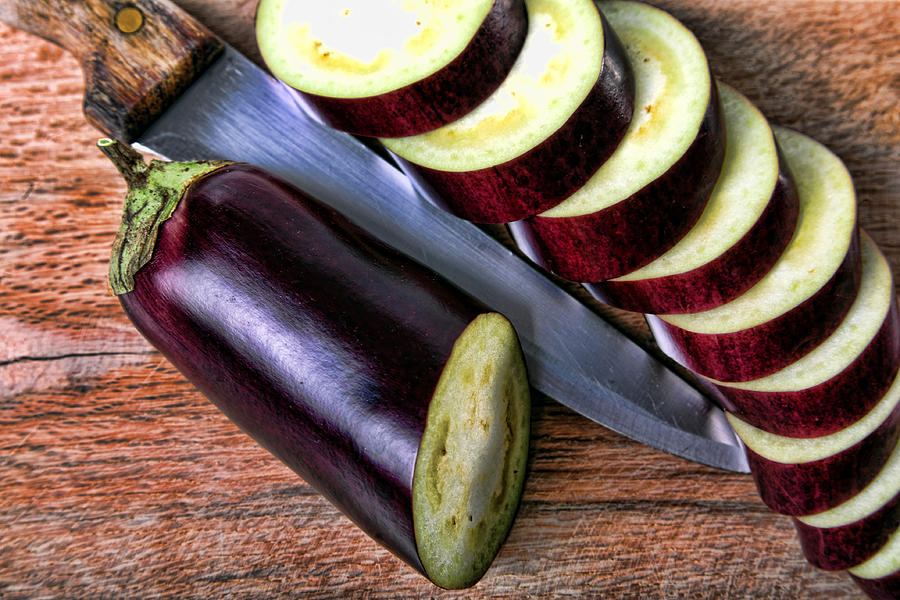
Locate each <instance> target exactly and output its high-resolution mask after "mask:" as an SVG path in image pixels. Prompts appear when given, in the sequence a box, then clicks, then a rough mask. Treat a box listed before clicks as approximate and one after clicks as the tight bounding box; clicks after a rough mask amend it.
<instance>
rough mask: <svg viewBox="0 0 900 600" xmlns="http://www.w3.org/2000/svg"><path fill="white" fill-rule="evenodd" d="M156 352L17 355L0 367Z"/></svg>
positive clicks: (0, 362)
mask: <svg viewBox="0 0 900 600" xmlns="http://www.w3.org/2000/svg"><path fill="white" fill-rule="evenodd" d="M156 353H157V352H156V350H143V351H140V352H69V353H67V354H57V355H54V356H17V357H16V358H12V359H9V360H3V361H0V367H6V366H9V365H14V364H19V363H24V362H46V361H53V360H66V359H69V358H93V357H99V356H148V355H151V354H156Z"/></svg>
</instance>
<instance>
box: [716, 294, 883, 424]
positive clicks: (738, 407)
mask: <svg viewBox="0 0 900 600" xmlns="http://www.w3.org/2000/svg"><path fill="white" fill-rule="evenodd" d="M898 366H900V318H898V313H897V299H896V297H894V298H892V300H891V307H890V309H889V310H888V314H887V316H886V317H885V319H884V323H883V324H882V325H881V328H880V329H879V330H878V333H876V334H875V337H874V338H873V339H872V341H871V342H870V343H869V344H868V345H867V346H866V348H865V349H864V350H863V351H862V352H861V353H860V354H859V356H857V357H856V358H855V359H854V360H853V362H852V363H850V364H849V365H848V366H847V368H845V369H844V370H843V371H841V372H840V373H838V374H837V375H835V376H834V377H832V378H831V379H829V380H827V381H824V382H822V383H820V384H819V385H816V386H814V387H811V388H807V389H805V390H797V391H790V392H755V391H752V390H739V389H736V388H730V387H727V386H723V385H718V386H716V387H717V388H718V394H717V400H718V401H719V404H721V405H722V407H723V408H725V410H727V411H729V412H731V413H734V414H735V415H737V416H738V417H740V418H741V419H742V420H744V421H746V422H747V423H750V424H751V425H754V426H756V427H759V428H760V429H763V430H765V431H769V432H771V433H775V434H778V435H784V436H788V437H801V438H803V437H806V438H809V437H819V436H823V435H828V434H831V433H834V432H836V431H838V430H840V429H843V428H845V427H848V426H849V425H852V424H853V423H855V422H856V421H858V420H859V419H861V418H862V417H864V416H865V415H866V413H868V412H869V411H870V410H872V408H874V407H875V405H876V404H877V403H878V401H879V400H880V399H881V397H882V396H884V394H885V392H887V390H888V388H890V387H891V384H892V383H893V381H894V378H895V377H896V375H897V369H898Z"/></svg>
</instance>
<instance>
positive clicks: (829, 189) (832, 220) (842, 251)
mask: <svg viewBox="0 0 900 600" xmlns="http://www.w3.org/2000/svg"><path fill="white" fill-rule="evenodd" d="M773 129H774V131H775V139H776V140H777V141H778V143H779V145H780V146H781V148H782V150H783V151H784V156H785V160H786V162H787V163H788V167H789V169H790V171H791V173H792V174H793V176H794V182H795V183H796V184H797V192H798V194H799V196H800V213H799V219H798V223H797V229H796V231H795V232H794V236H793V238H792V239H791V241H790V242H789V243H788V246H787V248H786V249H785V251H784V253H783V254H782V255H781V257H780V258H779V259H778V261H777V262H776V263H775V265H774V266H773V267H772V269H771V270H770V271H769V272H768V273H767V274H766V275H765V276H764V277H763V278H762V279H760V280H759V281H758V282H757V283H756V284H755V285H754V286H753V287H751V288H750V289H749V290H748V291H747V292H745V293H744V294H742V295H741V296H739V297H738V298H736V299H735V300H732V301H731V302H729V303H727V304H724V305H722V306H719V307H717V308H714V309H711V310H707V311H704V312H699V313H691V314H686V315H662V316H661V318H662V319H663V320H665V321H667V322H669V323H671V324H672V325H675V326H676V327H680V328H682V329H686V330H688V331H694V332H697V333H729V332H734V331H741V330H744V329H749V328H750V327H755V326H757V325H761V324H762V323H765V322H767V321H769V320H771V319H774V318H775V317H778V316H781V315H783V314H784V313H786V312H788V311H789V310H791V309H792V308H794V307H795V306H797V305H799V304H801V303H802V302H803V301H804V300H806V299H808V298H809V297H811V296H812V295H813V294H815V293H816V292H817V291H818V290H819V289H820V288H821V287H822V286H823V285H825V284H826V283H827V282H828V281H829V280H830V279H831V277H832V275H833V274H834V273H835V272H836V271H837V269H838V267H839V266H840V265H841V263H842V262H843V260H844V257H845V256H846V254H847V249H848V248H849V246H850V241H851V239H852V237H853V234H854V232H855V231H856V194H855V192H854V189H853V181H852V179H851V178H850V173H849V172H848V171H847V168H846V167H845V166H844V164H843V163H842V162H841V160H840V159H839V158H838V157H837V156H835V155H834V154H832V153H831V151H829V150H828V149H827V148H826V147H825V146H823V145H822V144H820V143H819V142H817V141H815V140H813V139H812V138H809V137H807V136H805V135H802V134H800V133H797V132H795V131H792V130H789V129H784V128H780V127H774V128H773Z"/></svg>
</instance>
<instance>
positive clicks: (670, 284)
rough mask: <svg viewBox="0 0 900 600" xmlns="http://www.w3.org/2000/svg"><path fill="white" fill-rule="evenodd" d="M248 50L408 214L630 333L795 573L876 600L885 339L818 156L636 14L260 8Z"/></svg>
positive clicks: (896, 480)
mask: <svg viewBox="0 0 900 600" xmlns="http://www.w3.org/2000/svg"><path fill="white" fill-rule="evenodd" d="M401 5H402V7H401ZM339 7H340V8H339ZM373 23H377V26H374V25H373ZM257 39H258V42H259V46H260V49H261V52H262V55H263V57H264V59H265V61H266V63H267V65H268V66H269V68H270V69H271V70H272V72H273V73H274V74H275V75H276V76H277V77H278V78H280V79H281V80H283V81H284V82H285V83H287V84H288V85H290V86H292V87H293V88H295V89H297V90H298V91H299V92H300V93H301V94H300V95H301V97H302V98H304V100H305V103H306V104H307V105H308V107H309V108H310V110H311V111H312V112H313V113H314V114H315V115H316V116H317V117H318V118H319V119H320V120H321V121H322V122H324V123H326V124H328V125H330V126H332V127H334V128H336V129H340V130H343V131H347V132H349V133H352V134H356V135H360V136H367V137H372V138H379V139H380V142H381V144H383V146H384V147H385V148H387V149H388V150H389V152H390V153H391V155H392V156H393V157H394V158H395V159H396V161H397V163H398V164H399V165H400V167H401V168H402V169H403V170H404V171H405V172H406V173H407V175H408V176H409V177H410V178H411V179H412V180H413V181H414V182H415V184H416V186H417V187H418V189H419V191H420V192H421V193H422V194H423V195H424V196H425V197H427V198H428V199H429V200H431V201H432V202H434V203H436V204H438V205H439V206H441V207H443V208H445V209H446V210H448V211H451V212H452V213H454V214H455V215H457V216H459V217H461V218H463V219H467V220H470V221H473V222H478V223H493V224H499V223H504V224H507V225H508V227H509V230H510V232H511V233H512V236H513V239H514V240H515V243H516V244H517V245H518V247H519V248H520V249H521V250H522V251H523V252H524V253H525V254H526V255H527V256H528V257H530V258H531V259H532V260H533V261H535V262H536V263H537V264H539V265H541V266H542V267H543V268H545V269H546V270H548V271H549V272H551V273H554V274H556V275H558V276H560V277H563V278H565V279H568V280H571V281H575V282H579V283H581V284H584V286H585V287H586V288H587V289H588V290H589V291H590V293H591V294H592V295H594V296H595V297H596V298H598V299H600V300H602V301H603V302H606V303H608V304H610V305H613V306H616V307H619V308H623V309H627V310H631V311H636V312H640V313H644V314H645V315H646V318H647V320H648V322H649V323H650V327H651V330H652V332H653V335H654V337H655V339H656V340H657V342H658V344H659V346H660V347H661V348H662V349H663V351H665V352H666V353H667V354H668V355H670V356H671V357H672V358H674V359H675V360H677V361H678V362H679V363H681V364H682V365H684V366H685V367H687V368H689V369H690V370H691V371H693V372H694V373H696V374H697V375H698V376H699V378H700V379H701V380H702V381H703V382H704V383H708V385H709V389H710V390H711V391H712V393H713V394H714V395H715V396H716V397H717V398H718V399H719V401H720V402H721V405H722V406H723V407H724V408H725V409H726V411H727V414H728V419H729V421H730V422H731V424H732V426H733V427H734V430H735V431H736V432H737V434H738V436H739V437H740V438H741V439H742V440H743V442H744V443H745V445H746V448H747V456H748V459H749V462H750V464H751V466H752V471H753V475H754V479H755V481H756V484H757V487H758V490H759V494H760V496H761V498H762V500H763V501H764V502H765V503H766V505H767V506H769V507H770V508H771V509H772V510H773V511H776V512H778V513H780V514H784V515H788V516H790V517H791V518H792V519H793V520H794V523H795V524H796V528H797V531H798V534H799V540H800V543H801V545H802V548H803V551H804V552H805V554H806V557H807V558H808V560H809V561H810V562H811V563H812V564H813V565H815V566H817V567H819V568H822V569H827V570H846V571H848V572H849V573H850V575H851V576H852V577H853V578H854V579H855V580H856V581H857V582H858V584H859V585H860V587H862V588H863V590H865V591H866V593H868V594H869V595H870V596H871V597H874V598H887V597H891V598H894V597H897V595H898V593H900V533H898V532H897V529H898V519H900V494H898V492H900V451H898V450H897V449H896V448H897V441H898V436H900V409H898V407H897V406H898V401H900V380H898V379H897V377H898V364H900V320H898V313H897V306H896V295H895V291H894V283H893V279H892V274H891V271H890V268H889V266H888V263H887V262H886V260H885V257H884V256H883V255H882V252H881V251H880V250H879V248H878V247H877V246H876V244H875V243H874V242H873V241H872V239H871V238H870V237H869V236H868V235H867V234H866V232H865V231H863V230H861V229H860V228H859V227H858V225H857V219H856V198H855V192H854V186H853V182H852V180H851V177H850V175H849V173H848V171H847V169H846V167H845V166H844V164H843V163H842V162H841V160H840V159H839V158H838V157H837V156H835V155H834V154H833V153H832V152H831V151H829V150H828V149H827V148H825V147H824V146H823V145H822V144H820V143H819V142H817V141H815V140H813V139H811V138H810V137H807V136H806V135H804V134H801V133H798V132H797V131H793V130H790V129H785V128H781V127H777V126H772V125H770V124H769V122H768V121H767V120H766V118H765V117H764V116H763V115H762V114H761V113H760V111H759V110H758V109H757V108H756V107H755V106H754V105H753V104H751V102H750V101H748V100H747V98H745V97H744V96H742V95H741V94H740V93H739V92H738V91H737V90H735V89H733V88H731V87H729V86H728V85H726V84H725V83H724V82H722V81H717V80H716V78H715V76H714V75H713V74H712V73H711V71H710V68H709V65H708V63H707V59H706V57H705V54H704V50H703V49H702V48H701V46H700V44H699V43H698V41H697V39H696V38H695V36H694V35H693V34H692V33H691V31H689V30H688V29H687V28H685V27H684V26H683V25H682V24H681V23H680V22H679V21H677V20H676V19H675V18H673V17H672V16H671V15H669V14H668V13H666V12H664V11H662V10H659V9H657V8H654V7H652V6H649V5H647V4H643V3H639V2H630V1H618V0H614V1H609V2H605V1H604V2H596V3H595V2H594V1H593V0H525V1H524V2H522V1H515V0H496V1H493V0H465V1H463V0H455V1H453V2H449V1H447V2H441V1H429V0H420V1H418V2H414V1H408V2H403V3H399V2H343V3H315V2H300V1H299V0H262V1H261V3H260V6H259V9H258V14H257ZM449 583H453V582H449ZM445 584H446V582H445Z"/></svg>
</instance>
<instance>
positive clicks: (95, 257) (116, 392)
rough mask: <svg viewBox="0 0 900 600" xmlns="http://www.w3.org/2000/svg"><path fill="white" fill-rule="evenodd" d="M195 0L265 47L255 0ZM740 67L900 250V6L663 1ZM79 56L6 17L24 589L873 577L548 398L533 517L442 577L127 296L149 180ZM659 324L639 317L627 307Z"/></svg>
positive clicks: (4, 523) (253, 591)
mask: <svg viewBox="0 0 900 600" xmlns="http://www.w3.org/2000/svg"><path fill="white" fill-rule="evenodd" d="M181 4H182V5H183V6H184V7H185V8H187V9H188V10H189V11H190V12H192V13H194V14H195V15H196V16H198V17H199V18H200V19H201V20H203V21H204V22H205V23H207V24H208V25H209V26H210V27H211V28H212V29H213V30H214V31H216V32H217V33H218V34H219V35H221V36H222V37H223V38H225V39H226V40H227V41H229V42H230V43H232V44H233V45H235V46H237V47H238V48H239V49H241V50H243V51H244V52H246V53H248V54H249V55H251V56H252V57H254V58H256V57H258V54H257V53H256V51H255V48H254V41H253V36H252V27H251V23H252V15H253V10H254V5H255V3H254V2H251V1H249V0H227V1H226V0H219V1H213V0H184V1H182V2H181ZM659 5H660V6H662V7H664V8H667V9H669V10H670V11H672V12H673V13H674V14H675V15H676V16H678V17H679V18H681V19H682V20H683V21H684V22H685V23H686V24H687V25H689V26H690V27H691V28H692V29H693V30H694V31H695V32H696V33H697V35H698V37H699V38H700V40H701V42H702V43H703V45H704V47H705V48H706V49H707V50H708V52H709V57H710V61H711V63H712V66H713V69H714V71H715V72H716V74H717V75H718V76H719V77H720V78H722V79H723V80H725V81H727V82H729V83H731V84H733V85H735V86H736V87H738V88H739V89H741V90H743V91H744V92H745V93H746V94H747V95H748V96H749V97H750V98H751V99H752V100H754V101H755V102H756V103H757V104H758V105H759V106H760V107H761V108H762V110H763V111H764V112H765V113H766V114H767V115H768V116H769V117H770V118H771V119H772V121H773V122H775V123H779V124H782V125H788V126H793V127H796V128H798V129H800V130H801V131H804V132H807V133H810V134H812V135H814V136H815V137H817V138H818V139H820V140H821V141H823V142H825V143H826V144H828V145H829V146H830V147H831V148H832V149H833V150H835V151H836V152H837V153H838V154H839V155H840V156H841V157H843V158H844V159H845V160H846V162H847V165H848V166H849V168H850V170H851V172H852V173H853V176H854V178H855V180H856V184H857V186H858V193H859V202H860V215H859V218H860V222H861V223H862V224H863V225H864V226H865V227H866V228H867V229H868V230H869V231H870V232H871V233H872V235H873V236H874V237H875V239H876V241H877V242H878V243H879V244H881V246H882V247H883V248H884V250H885V252H886V253H887V255H888V257H889V259H890V262H891V264H892V266H893V268H894V272H895V273H900V269H898V267H900V193H898V190H900V170H898V165H900V112H898V102H900V79H898V78H900V3H898V2H897V1H896V0H891V1H885V2H880V1H868V2H866V1H854V0H816V1H805V0H774V1H772V2H768V3H762V2H758V1H757V0H738V1H732V0H699V1H698V0H662V1H660V2H659ZM82 89H83V87H82V76H81V73H80V70H79V67H78V65H77V64H76V62H75V61H74V60H73V59H72V58H71V57H70V56H69V55H67V54H65V53H64V52H63V51H61V50H60V49H58V48H56V47H55V46H52V45H50V44H48V43H47V42H44V41H42V40H39V39H36V38H33V37H30V36H27V35H25V34H23V33H21V32H17V31H14V30H12V29H10V28H8V27H5V26H0V448H2V458H0V598H156V597H174V598H224V597H228V598H261V597H303V598H305V597H310V598H312V597H316V598H329V597H334V598H396V597H407V596H409V597H417V598H427V597H433V598H451V597H460V598H553V597H573V598H581V597H585V598H591V597H604V598H829V599H831V600H834V599H836V598H851V597H858V596H859V593H858V592H857V590H856V587H855V586H854V585H853V584H852V582H851V581H850V580H849V578H847V577H846V576H844V575H841V574H830V573H823V572H819V571H816V570H815V569H813V568H812V567H810V566H809V565H808V564H807V563H806V562H805V560H804V559H803V557H802V555H801V552H800V550H799V546H798V544H797V542H796V539H795V535H794V531H793V528H792V525H791V523H790V520H789V519H787V518H786V517H781V516H777V515H774V514H773V513H771V512H770V511H768V510H767V509H766V508H765V507H764V506H763V505H762V504H761V502H760V501H759V500H758V498H757V495H756V492H755V489H754V487H753V483H752V481H751V479H750V478H749V476H745V475H737V474H732V473H726V472H720V471H717V470H714V469H710V468H706V467H702V466H698V465H695V464H692V463H689V462H686V461H684V460H681V459H678V458H674V457H671V456H668V455H664V454H661V453H659V452H656V451H653V450H650V449H648V448H646V447H644V446H642V445H640V444H637V443H635V442H632V441H630V440H628V439H625V438H623V437H621V436H619V435H616V434H613V433H611V432H609V431H607V430H605V429H604V428H603V427H601V426H599V425H596V424H594V423H592V422H589V421H587V420H585V419H583V418H581V417H579V416H577V415H575V414H574V413H572V412H571V411H569V410H567V409H565V408H562V407H561V406H559V405H557V404H556V403H554V402H553V401H551V400H548V399H545V398H537V399H536V400H535V407H534V438H533V444H532V453H531V459H530V475H529V479H528V483H527V487H526V490H525V495H524V500H523V503H522V506H521V510H520V512H519V516H518V519H517V521H516V523H515V526H514V528H513V530H512V532H511V535H510V537H509V540H508V541H507V543H506V545H505V546H504V547H503V549H502V551H501V552H500V554H499V556H498V557H497V559H496V561H495V563H494V565H493V566H492V568H491V569H490V571H489V572H488V574H487V576H486V577H485V578H484V579H483V580H482V581H481V582H480V583H479V584H478V585H477V586H476V587H475V588H473V589H471V590H467V591H463V592H446V591H443V590H439V589H437V588H435V587H433V586H432V585H430V584H429V583H427V582H426V581H425V580H424V579H423V578H421V577H420V576H419V575H417V574H416V573H414V572H413V571H412V570H411V569H409V568H408V567H406V566H405V565H404V564H402V563H400V561H398V560H397V559H395V558H394V557H393V556H391V555H390V554H389V553H388V552H386V551H385V550H383V549H381V548H380V547H378V546H376V545H375V544H374V543H373V542H371V541H370V540H369V539H368V538H366V537H365V536H364V535H363V534H361V533H360V532H359V531H358V530H357V529H356V528H355V527H353V526H352V525H351V524H350V523H349V522H348V521H347V520H345V519H344V518H343V517H342V516H341V515H340V514H339V513H337V512H336V511H335V510H334V509H333V508H332V507H331V506H330V505H329V504H327V503H326V502H325V501H324V500H323V499H322V498H320V497H319V496H318V495H317V494H316V493H315V492H314V491H312V490H311V489H310V488H309V487H308V486H306V485H305V483H304V482H303V481H302V480H300V479H299V478H298V477H297V476H296V475H294V474H293V473H292V472H290V471H288V469H287V468H285V467H283V466H282V465H281V464H280V463H278V462H277V461H276V460H274V459H273V458H272V457H271V456H270V455H268V454H267V453H266V452H265V451H263V450H261V449H260V448H259V447H257V446H256V445H255V444H254V443H253V442H252V441H251V440H250V439H249V438H248V437H246V436H245V435H243V434H242V433H241V432H239V431H238V430H237V428H236V427H235V426H233V425H232V424H231V423H230V422H229V421H227V420H226V419H225V418H224V417H223V416H222V415H221V414H220V413H218V412H217V411H216V410H215V409H214V408H213V407H212V406H211V405H210V404H209V403H208V402H207V401H206V400H205V399H204V398H203V397H202V396H201V395H200V394H199V393H198V392H196V391H195V390H194V389H193V388H192V387H191V385H189V384H188V383H186V382H185V380H184V379H183V378H182V377H181V376H180V375H179V374H178V373H177V372H176V371H175V370H174V369H173V368H172V367H171V366H170V365H169V364H168V363H167V362H166V361H165V360H164V359H163V358H162V357H161V356H160V355H159V354H158V353H157V352H155V351H154V350H153V349H151V347H150V346H149V345H148V344H147V343H146V342H145V341H144V340H143V339H142V338H141V337H140V336H139V335H138V334H137V333H136V332H135V330H134V329H133V328H132V327H131V326H130V324H129V323H128V321H127V319H126V318H125V316H124V314H123V312H122V310H121V309H120V307H119V304H118V302H117V301H116V300H115V299H114V298H113V297H111V296H110V295H108V294H107V291H106V285H105V272H106V261H107V256H108V250H109V247H110V243H111V241H112V236H113V233H114V231H115V230H116V228H117V222H118V218H119V208H120V202H121V197H122V194H123V191H124V186H123V184H122V182H121V181H120V180H119V178H118V175H117V174H116V172H115V171H114V170H113V168H112V167H111V166H110V165H109V164H108V163H107V162H106V159H105V158H103V157H102V156H101V155H100V153H99V152H98V151H97V150H96V149H95V148H94V142H95V140H96V138H97V137H98V134H97V133H96V132H95V131H94V130H92V129H91V128H90V127H88V126H87V125H86V124H85V123H84V121H83V119H82V117H81V114H80V106H81V94H82ZM613 318H615V319H618V320H619V322H621V323H622V324H623V326H624V327H626V328H628V329H629V330H630V331H632V332H633V334H634V335H635V336H636V337H637V338H638V339H640V340H641V341H644V342H646V341H647V332H646V330H645V329H644V328H643V327H642V325H641V321H640V319H639V318H636V317H634V316H630V317H629V316H624V317H623V316H621V315H618V314H616V315H613Z"/></svg>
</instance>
